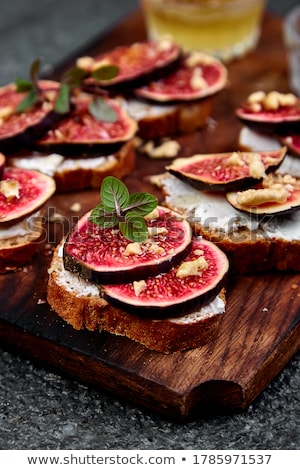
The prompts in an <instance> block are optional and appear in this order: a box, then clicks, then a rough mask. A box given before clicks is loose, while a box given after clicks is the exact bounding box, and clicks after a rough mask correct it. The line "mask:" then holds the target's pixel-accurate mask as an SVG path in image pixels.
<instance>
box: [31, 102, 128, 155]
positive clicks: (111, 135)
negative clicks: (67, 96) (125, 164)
mask: <svg viewBox="0 0 300 470" xmlns="http://www.w3.org/2000/svg"><path fill="white" fill-rule="evenodd" d="M93 98H94V97H93V96H92V95H90V94H87V93H81V94H80V95H78V96H77V97H76V98H74V99H73V100H72V104H73V105H74V107H73V109H72V111H71V112H70V114H69V115H68V116H66V117H65V118H64V119H63V120H62V121H61V122H60V123H59V124H58V125H57V126H56V128H55V129H51V130H49V131H48V132H47V134H46V135H45V136H43V137H42V138H41V139H39V140H38V141H36V142H35V148H37V149H39V150H42V149H44V150H45V149H48V150H51V151H56V152H60V151H62V152H65V153H71V154H73V155H74V154H75V155H76V154H80V152H81V151H84V150H85V151H87V150H92V149H97V147H100V148H103V147H104V146H108V147H109V149H111V146H112V145H116V144H122V143H124V142H127V141H129V140H130V139H131V138H132V137H133V136H134V135H135V133H136V131H137V123H136V121H135V120H134V119H133V118H131V117H130V116H129V114H128V113H127V111H126V110H125V109H124V108H123V107H122V106H121V104H120V103H119V102H118V101H117V100H116V99H111V98H103V103H104V104H105V106H107V113H109V112H112V113H113V118H112V119H106V117H105V116H103V118H101V117H99V118H97V117H94V115H93V114H92V113H91V112H90V109H89V106H90V105H91V103H92V101H93Z"/></svg>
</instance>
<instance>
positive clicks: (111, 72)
mask: <svg viewBox="0 0 300 470" xmlns="http://www.w3.org/2000/svg"><path fill="white" fill-rule="evenodd" d="M118 73H119V67H117V66H116V65H101V66H100V67H98V68H97V69H95V70H93V72H92V73H91V76H92V77H93V78H94V79H95V80H101V81H105V80H111V79H112V78H115V77H116V76H117V75H118Z"/></svg>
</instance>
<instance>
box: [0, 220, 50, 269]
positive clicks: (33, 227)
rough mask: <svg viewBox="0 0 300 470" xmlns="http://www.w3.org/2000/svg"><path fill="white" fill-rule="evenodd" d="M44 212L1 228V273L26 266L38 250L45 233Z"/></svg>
mask: <svg viewBox="0 0 300 470" xmlns="http://www.w3.org/2000/svg"><path fill="white" fill-rule="evenodd" d="M42 220H43V219H42V213H41V212H40V211H39V212H36V213H34V214H32V215H31V216H29V217H27V218H25V219H23V220H21V221H19V222H17V223H16V224H14V225H11V226H9V227H2V228H1V229H0V273H2V274H4V273H8V272H11V271H15V270H17V269H18V268H21V267H22V266H25V265H26V264H27V263H28V262H29V261H30V259H31V258H32V257H33V255H34V254H35V253H36V252H37V250H38V248H39V247H40V243H41V242H42V237H43V235H44V230H43V223H42Z"/></svg>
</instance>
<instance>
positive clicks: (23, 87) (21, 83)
mask: <svg viewBox="0 0 300 470" xmlns="http://www.w3.org/2000/svg"><path fill="white" fill-rule="evenodd" d="M15 85H16V91H17V92H18V93H24V92H26V91H30V90H32V89H33V85H32V82H30V81H29V80H24V79H23V78H17V79H16V80H15Z"/></svg>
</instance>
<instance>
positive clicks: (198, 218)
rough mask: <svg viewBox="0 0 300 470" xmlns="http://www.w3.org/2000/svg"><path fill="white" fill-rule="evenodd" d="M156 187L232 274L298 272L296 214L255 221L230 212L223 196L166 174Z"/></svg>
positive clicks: (299, 244)
mask: <svg viewBox="0 0 300 470" xmlns="http://www.w3.org/2000/svg"><path fill="white" fill-rule="evenodd" d="M159 184H160V185H161V187H162V191H163V193H164V195H165V204H166V205H167V206H168V207H169V208H171V209H173V210H176V211H178V212H179V213H181V214H184V215H185V216H186V217H187V218H188V220H189V221H190V223H191V225H192V226H193V228H194V230H195V232H197V233H198V234H200V235H202V236H203V237H204V238H206V239H208V240H210V241H212V242H214V243H216V244H217V245H218V246H219V247H220V248H221V249H222V250H223V251H224V252H225V253H226V254H227V255H228V258H229V260H230V266H231V269H232V271H236V272H239V273H250V272H262V271H270V270H274V269H275V270H279V271H287V270H292V271H300V210H297V211H294V212H291V213H288V214H286V215H281V216H278V217H275V216H274V217H264V218H262V219H257V218H256V217H255V216H251V215H250V214H247V213H242V212H240V211H238V210H237V209H234V208H233V207H232V206H231V205H230V204H229V202H228V201H227V200H226V196H225V193H222V192H218V193H216V192H210V191H200V190H198V189H195V188H192V187H191V186H190V185H189V184H188V183H184V182H182V181H180V180H179V179H178V178H176V177H175V176H173V175H170V174H165V175H162V176H161V177H160V179H159Z"/></svg>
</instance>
